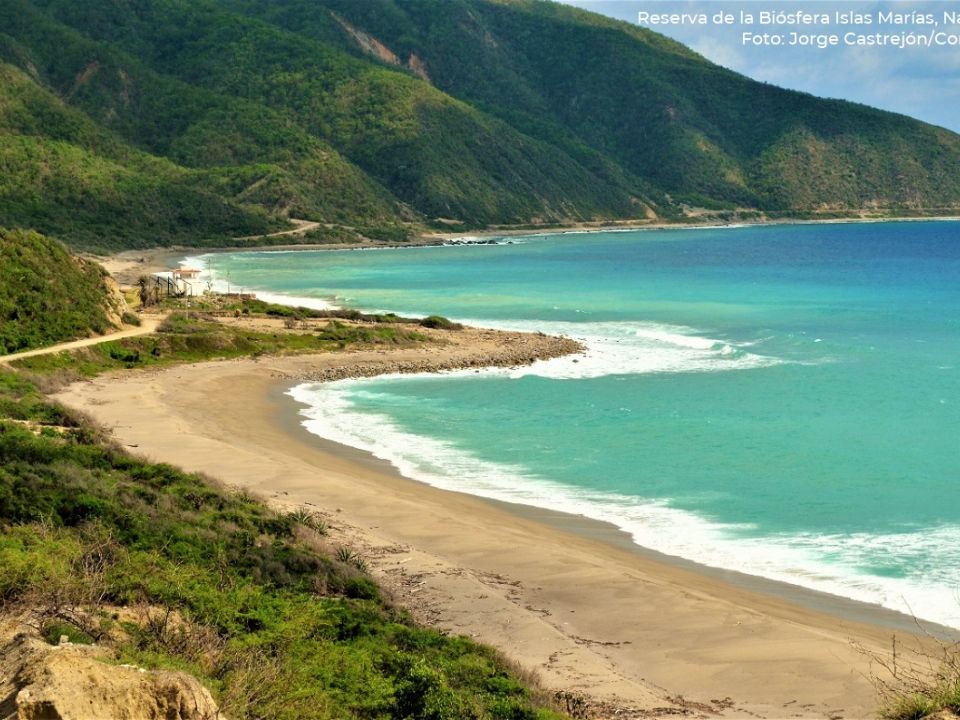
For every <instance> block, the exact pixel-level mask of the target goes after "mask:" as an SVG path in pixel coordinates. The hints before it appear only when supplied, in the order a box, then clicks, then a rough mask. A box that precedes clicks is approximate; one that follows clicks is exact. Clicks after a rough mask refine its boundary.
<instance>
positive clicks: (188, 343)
mask: <svg viewBox="0 0 960 720" xmlns="http://www.w3.org/2000/svg"><path fill="white" fill-rule="evenodd" d="M288 310H290V311H291V313H290V314H289V315H285V317H288V318H290V319H291V321H292V322H291V323H290V325H291V327H289V328H284V329H277V330H276V331H274V332H269V331H264V330H252V329H249V328H246V327H243V326H232V325H227V324H224V323H221V322H217V321H216V320H214V319H210V318H205V317H204V316H203V315H202V314H199V313H184V312H177V313H173V314H172V315H170V316H169V317H168V318H167V319H166V320H165V321H164V322H163V323H162V324H161V325H160V327H159V328H158V332H157V333H156V334H154V335H141V336H137V337H129V338H121V339H119V340H111V341H107V342H103V343H99V344H97V345H92V346H90V347H87V348H81V349H78V350H72V351H70V352H61V353H51V354H49V355H38V356H36V357H32V358H24V359H22V360H16V361H14V362H13V366H14V367H15V368H18V369H20V370H25V371H28V372H30V373H33V374H35V375H41V376H46V377H51V376H52V377H53V378H55V379H56V380H57V381H58V382H64V381H69V380H73V379H77V378H81V377H93V376H95V375H99V374H100V373H102V372H106V371H108V370H122V369H136V368H146V367H162V366H166V365H174V364H179V363H185V362H201V361H204V360H214V359H225V358H236V357H246V356H251V355H252V356H259V355H284V354H294V353H310V352H330V351H333V350H342V349H344V348H346V347H350V346H369V345H412V344H415V343H420V342H427V341H428V338H427V337H426V336H425V335H423V334H422V333H417V332H414V331H410V330H406V329H403V328H401V327H396V326H393V325H375V324H370V325H367V324H364V325H346V324H344V323H342V322H339V321H337V320H331V321H330V322H328V323H325V324H324V325H323V326H317V327H307V328H303V327H301V328H299V331H293V330H294V329H296V328H297V321H296V320H295V319H294V317H295V316H296V317H297V318H300V317H303V316H302V315H300V314H299V313H297V312H296V310H297V309H295V308H288ZM300 310H303V309H300ZM303 330H309V331H306V332H305V331H303Z"/></svg>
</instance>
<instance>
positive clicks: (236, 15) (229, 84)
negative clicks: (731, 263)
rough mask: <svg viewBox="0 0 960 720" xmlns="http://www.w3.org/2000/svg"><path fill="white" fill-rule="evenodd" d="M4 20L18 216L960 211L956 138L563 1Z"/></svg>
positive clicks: (192, 234)
mask: <svg viewBox="0 0 960 720" xmlns="http://www.w3.org/2000/svg"><path fill="white" fill-rule="evenodd" d="M0 28H2V30H0V60H2V61H5V62H6V63H7V65H5V66H2V67H3V70H2V72H0V93H2V95H0V98H2V99H0V123H3V125H0V127H2V129H3V136H2V141H0V157H2V158H4V160H3V162H4V167H5V169H7V173H6V177H7V179H8V180H7V182H6V183H5V184H4V185H3V186H0V222H2V223H6V224H8V225H31V226H35V227H38V228H40V229H43V230H46V231H49V232H54V233H57V234H59V235H61V236H62V237H64V238H66V239H68V240H69V241H71V242H73V243H75V244H81V245H84V244H85V245H87V246H90V245H92V244H95V243H97V242H99V243H100V246H107V245H111V244H112V245H144V244H153V245H157V244H165V243H169V242H186V241H189V242H191V244H197V243H198V242H200V241H202V240H203V238H214V237H216V238H219V241H220V242H226V241H227V238H228V237H229V236H245V235H255V234H258V233H262V232H265V231H266V230H267V229H269V228H270V227H277V226H278V223H280V222H282V219H283V218H285V217H303V218H307V219H310V220H315V221H318V222H321V223H326V224H327V225H330V226H340V227H342V228H345V229H346V230H347V231H349V232H351V233H355V234H367V235H368V236H370V237H376V236H382V235H389V234H393V233H394V232H395V229H396V228H401V227H404V226H408V225H410V224H412V225H413V226H415V227H423V226H424V225H430V224H443V225H445V226H449V225H450V224H451V223H453V224H454V225H457V226H459V227H463V228H467V227H478V226H487V225H496V224H527V223H540V224H543V223H554V224H556V223H562V222H571V221H583V220H610V219H622V218H632V219H636V218H645V217H653V216H659V217H661V218H668V219H669V218H679V217H680V216H681V215H682V214H683V213H684V212H685V207H686V206H698V207H706V208H714V209H733V208H747V209H753V210H755V211H764V212H768V213H775V214H791V213H792V214H809V213H818V212H841V213H842V212H847V211H852V212H856V211H860V210H862V209H865V208H867V209H870V208H873V209H879V210H887V211H892V212H940V211H943V210H949V209H955V208H957V207H960V171H958V168H960V137H958V136H957V135H956V134H954V133H950V132H948V131H946V130H943V129H940V128H935V127H932V126H929V125H925V124H923V123H920V122H918V121H915V120H912V119H909V118H906V117H903V116H898V115H893V114H891V113H886V112H881V111H878V110H874V109H871V108H867V107H864V106H859V105H854V104H851V103H845V102H840V101H825V100H820V99H817V98H814V97H812V96H809V95H805V94H802V93H796V92H791V91H786V90H782V89H779V88H776V87H773V86H769V85H765V84H761V83H756V82H754V81H751V80H749V79H747V78H745V77H742V76H740V75H737V74H736V73H733V72H730V71H728V70H725V69H723V68H720V67H717V66H715V65H713V64H711V63H709V62H707V61H706V60H704V59H703V58H701V57H699V56H698V55H696V54H695V53H693V52H692V51H690V50H689V49H687V48H685V47H683V46H682V45H679V44H678V43H676V42H673V41H671V40H669V39H667V38H664V37H662V36H660V35H657V34H656V33H653V32H650V31H646V30H643V29H640V28H637V27H634V26H631V25H628V24H626V23H621V22H617V21H613V20H609V19H607V18H604V17H601V16H598V15H594V14H592V13H587V12H583V11H580V10H575V9H572V8H569V7H566V6H563V5H559V4H555V3H549V2H541V1H538V0H510V1H506V0H503V1H498V2H496V1H494V0H364V2H353V1H351V0H285V2H282V3H264V2H261V1H260V0H197V1H196V2H186V0H149V1H144V2H139V3H123V4H117V3H114V2H111V1H110V0H89V1H88V2H84V3H75V2H70V1H68V0H8V2H5V3H3V5H2V6H0ZM28 100H29V101H28ZM50 118H53V119H54V120H55V122H52V123H51V122H49V121H48V120H49V119H50ZM38 168H44V172H46V173H48V174H49V175H51V176H52V179H50V180H47V179H46V177H45V176H44V177H38ZM401 235H402V232H401Z"/></svg>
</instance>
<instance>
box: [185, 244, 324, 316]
mask: <svg viewBox="0 0 960 720" xmlns="http://www.w3.org/2000/svg"><path fill="white" fill-rule="evenodd" d="M270 252H277V253H280V252H302V251H300V250H276V251H270ZM211 257H212V254H209V253H208V254H206V255H192V256H189V257H185V258H184V259H183V260H181V261H180V264H181V265H182V266H184V267H192V268H196V269H197V270H199V271H200V274H199V276H198V278H197V279H198V280H199V282H200V283H201V284H202V285H203V286H204V287H209V288H210V289H211V290H213V291H214V292H218V293H227V292H231V291H232V292H248V293H254V294H255V295H256V296H257V299H258V300H263V301H264V302H268V303H274V304H276V305H288V306H294V307H305V308H310V309H311V310H337V309H339V307H340V306H339V305H336V304H335V303H334V302H332V301H331V300H326V299H323V298H317V297H310V296H309V295H289V294H287V293H277V292H271V291H269V290H262V289H260V288H255V287H249V286H242V285H238V284H237V283H232V282H230V281H229V280H227V279H226V278H223V277H220V275H219V274H218V273H217V270H216V268H214V267H212V266H211V265H210V262H209V258H211Z"/></svg>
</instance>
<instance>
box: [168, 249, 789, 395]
mask: <svg viewBox="0 0 960 720" xmlns="http://www.w3.org/2000/svg"><path fill="white" fill-rule="evenodd" d="M286 252H295V251H286ZM210 257H211V255H209V254H207V255H200V256H192V257H188V258H185V259H184V260H183V261H182V262H183V264H184V265H190V266H191V267H196V268H198V269H199V270H200V271H201V272H200V280H201V282H204V283H209V284H210V285H211V287H212V288H213V289H214V290H216V291H217V292H225V291H226V289H227V287H228V283H227V281H226V280H225V279H224V278H221V277H219V275H218V274H217V271H216V269H215V268H213V267H211V265H210V263H209V262H208V259H209V258H210ZM230 287H231V288H232V289H234V290H236V286H235V285H230ZM248 290H250V291H252V292H255V293H256V295H257V297H258V298H260V299H262V300H264V301H266V302H271V303H277V304H281V305H299V306H302V307H307V308H313V309H317V310H331V309H337V308H339V307H342V305H341V304H340V303H344V302H346V301H347V300H349V298H346V297H343V296H337V297H334V298H331V299H321V298H316V297H308V296H295V295H288V294H283V293H275V292H269V291H264V290H261V289H259V288H248ZM365 309H366V311H368V312H374V313H376V312H380V313H384V312H391V311H392V312H398V313H399V314H401V315H412V316H417V315H418V313H416V312H413V313H410V312H406V311H402V310H397V309H396V308H394V309H392V310H386V309H376V308H365ZM453 319H454V320H456V321H457V322H462V323H465V324H467V325H474V326H477V327H487V328H494V329H498V330H514V331H520V332H543V333H547V334H548V335H563V336H566V337H570V338H573V339H574V340H577V341H578V342H580V343H582V344H583V345H584V347H585V348H586V351H585V352H583V353H578V354H576V355H568V356H566V357H561V358H554V359H551V360H541V361H538V362H535V363H533V364H532V365H528V366H525V367H519V368H508V369H504V368H491V369H488V370H485V371H482V373H483V374H487V375H491V374H493V375H508V376H510V377H514V378H520V377H525V376H528V375H537V376H540V377H545V378H552V379H555V380H574V379H585V378H595V377H602V376H604V375H630V374H642V373H678V372H722V371H728V370H749V369H754V368H762V367H770V366H773V365H780V364H783V363H784V362H787V361H785V360H783V359H780V358H777V357H773V356H769V355H762V354H758V353H752V352H749V351H748V350H747V349H746V348H748V347H751V346H752V345H754V344H755V342H734V341H727V340H719V339H715V338H710V337H704V336H702V335H700V334H698V332H697V330H696V329H694V328H690V327H685V326H681V325H669V324H664V323H652V322H558V321H538V320H515V321H512V320H500V319H497V320H491V319H484V318H460V317H457V318H453ZM767 339H769V338H767ZM471 374H474V373H473V371H471Z"/></svg>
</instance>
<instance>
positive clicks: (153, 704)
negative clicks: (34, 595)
mask: <svg viewBox="0 0 960 720" xmlns="http://www.w3.org/2000/svg"><path fill="white" fill-rule="evenodd" d="M0 718H2V719H3V720H95V719H96V720H100V719H104V718H110V719H111V720H214V719H217V720H225V718H224V716H223V715H222V714H221V713H220V711H219V709H218V708H217V704H216V703H215V702H214V700H213V697H211V695H210V693H209V692H208V691H207V689H206V688H205V687H203V686H202V685H201V684H200V683H199V682H198V681H197V680H196V679H195V678H193V677H191V676H190V675H187V674H186V673H182V672H173V671H167V670H144V669H141V668H137V667H133V666H130V665H117V664H113V663H112V657H111V653H110V651H109V650H108V649H107V648H104V647H101V646H98V645H75V644H73V643H70V642H62V643H61V644H59V645H50V644H49V643H47V642H45V641H44V640H43V639H42V638H40V637H39V635H38V634H37V633H36V632H35V631H33V630H32V629H30V628H29V627H27V626H24V625H16V626H14V627H10V628H8V632H6V633H3V634H2V635H0Z"/></svg>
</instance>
